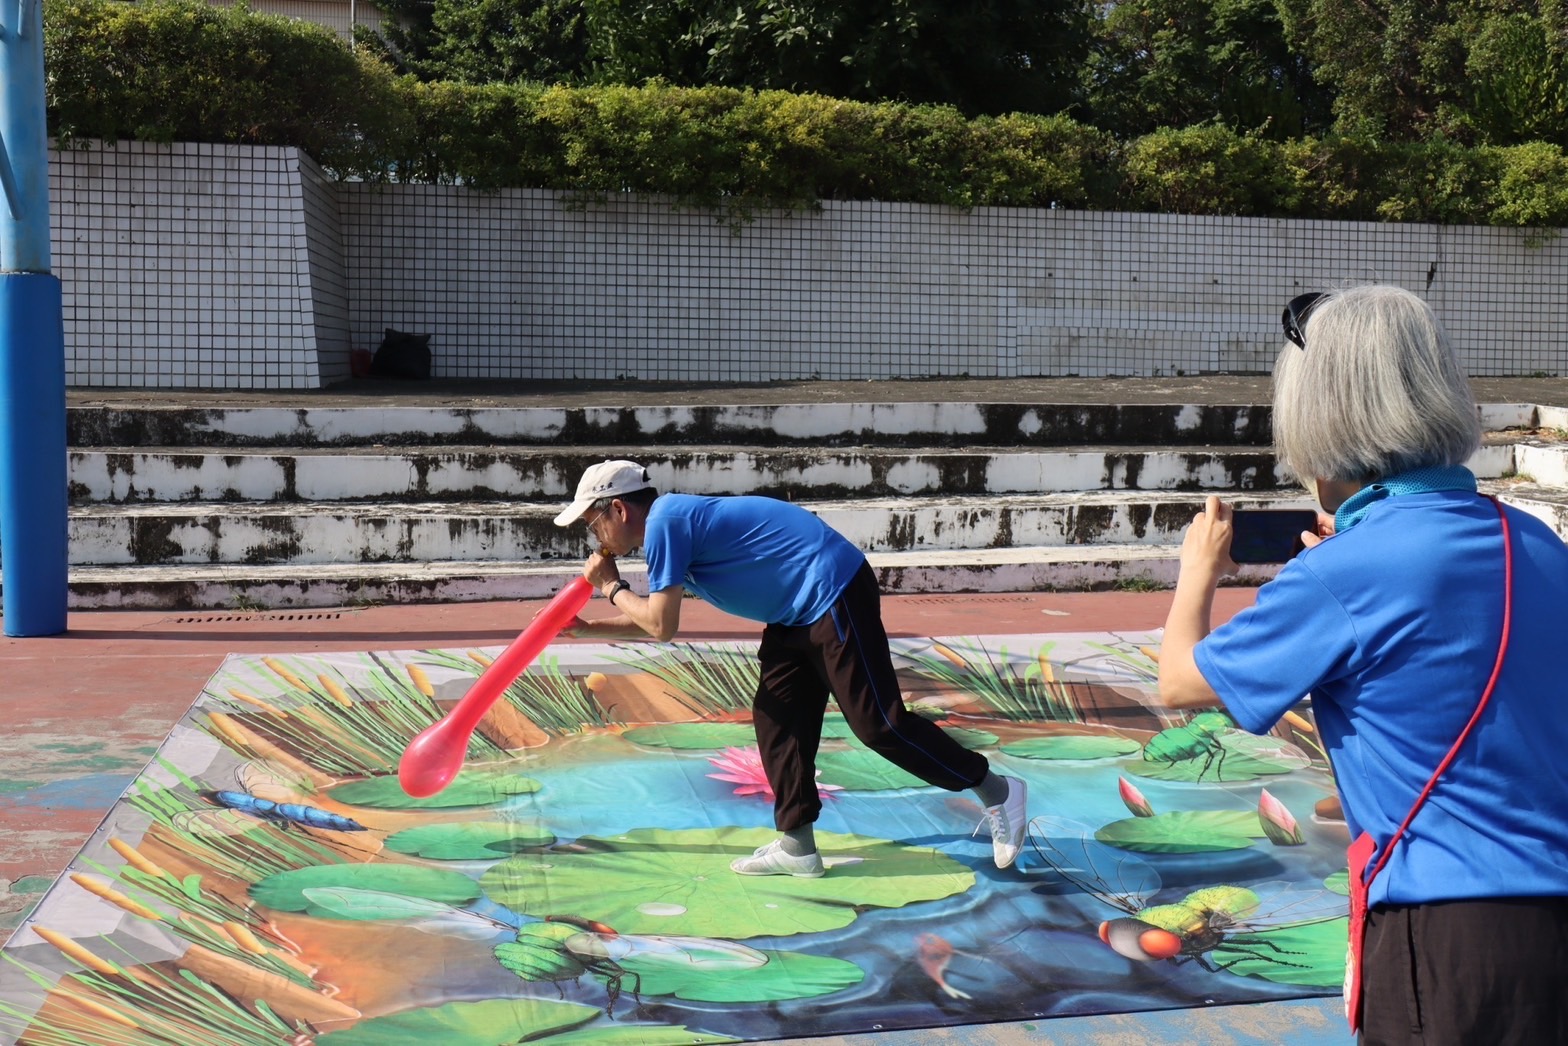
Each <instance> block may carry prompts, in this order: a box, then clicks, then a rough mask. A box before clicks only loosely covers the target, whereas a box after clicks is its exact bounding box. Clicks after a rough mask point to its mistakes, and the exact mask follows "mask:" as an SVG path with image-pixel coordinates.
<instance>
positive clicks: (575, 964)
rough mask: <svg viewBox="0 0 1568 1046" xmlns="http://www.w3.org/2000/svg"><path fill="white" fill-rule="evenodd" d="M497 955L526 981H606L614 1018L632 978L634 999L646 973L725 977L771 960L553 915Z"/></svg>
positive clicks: (723, 945) (724, 946)
mask: <svg viewBox="0 0 1568 1046" xmlns="http://www.w3.org/2000/svg"><path fill="white" fill-rule="evenodd" d="M494 951H495V957H496V961H497V962H499V963H500V964H501V965H502V966H504V967H506V968H507V969H508V970H511V971H512V972H513V973H515V974H517V975H518V976H519V977H521V978H523V980H525V981H570V980H576V979H577V978H578V977H580V976H582V975H583V974H584V973H591V974H595V975H596V976H598V977H601V978H603V980H604V984H605V990H606V992H607V993H608V995H609V999H608V1002H607V1003H606V1005H605V1008H604V1012H605V1013H606V1014H607V1015H609V1016H611V1017H614V1016H615V1004H616V1002H617V1000H619V999H620V997H621V991H622V985H623V983H624V982H625V981H626V980H627V979H628V978H629V979H630V980H631V992H632V997H633V998H638V997H639V996H640V994H641V991H642V973H641V972H640V971H642V970H647V971H649V972H652V971H655V970H659V969H671V968H674V969H681V970H708V971H711V972H714V973H718V974H722V973H725V972H733V971H736V970H746V969H754V968H756V967H758V966H762V965H764V964H765V963H767V961H768V956H767V955H766V954H765V953H763V952H759V951H757V950H756V949H755V948H751V947H748V946H746V945H744V944H740V943H737V942H735V941H725V940H716V939H711V938H707V937H673V936H643V935H639V934H622V933H617V932H615V931H614V930H612V929H611V928H610V927H608V926H606V925H604V924H603V923H600V922H594V921H592V920H590V919H579V918H576V917H575V916H568V915H551V916H547V917H546V919H545V921H544V922H539V923H529V924H527V925H525V926H522V927H520V928H519V929H518V931H517V939H516V940H515V941H509V942H507V943H505V944H498V945H496V947H495V949H494Z"/></svg>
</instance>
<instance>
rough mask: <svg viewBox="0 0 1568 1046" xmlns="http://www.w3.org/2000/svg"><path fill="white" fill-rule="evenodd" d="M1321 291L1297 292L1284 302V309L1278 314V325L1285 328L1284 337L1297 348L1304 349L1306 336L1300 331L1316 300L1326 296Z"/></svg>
mask: <svg viewBox="0 0 1568 1046" xmlns="http://www.w3.org/2000/svg"><path fill="white" fill-rule="evenodd" d="M1327 297H1328V295H1327V294H1325V293H1323V292H1322V291H1313V292H1312V293H1310V294H1298V295H1296V296H1295V297H1294V298H1292V299H1290V301H1289V302H1287V303H1286V304H1285V311H1284V312H1283V313H1281V314H1280V317H1279V322H1280V325H1281V326H1283V327H1284V328H1285V337H1287V338H1289V339H1290V340H1291V343H1292V344H1294V345H1295V346H1296V348H1298V349H1303V350H1304V349H1306V347H1307V336H1306V335H1305V334H1303V333H1301V328H1302V326H1303V325H1304V324H1305V323H1306V322H1307V313H1309V312H1311V311H1312V307H1313V306H1314V305H1316V304H1317V303H1318V302H1320V301H1322V300H1323V299H1324V298H1327Z"/></svg>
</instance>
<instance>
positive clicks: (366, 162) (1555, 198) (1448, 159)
mask: <svg viewBox="0 0 1568 1046" xmlns="http://www.w3.org/2000/svg"><path fill="white" fill-rule="evenodd" d="M44 20H45V36H44V42H45V71H46V74H47V79H48V105H49V120H50V128H51V130H52V132H53V133H54V134H55V136H56V137H57V139H58V140H59V142H60V144H61V145H62V146H70V145H72V144H78V143H83V142H87V141H91V140H102V141H107V142H111V143H112V142H116V141H120V140H125V139H139V140H144V141H153V142H172V141H206V142H242V143H255V144H279V145H293V146H298V147H299V148H301V149H303V150H305V151H306V152H307V153H309V154H310V155H312V156H313V157H315V159H316V160H317V161H319V162H320V163H321V164H322V165H323V166H324V167H326V168H327V169H328V170H329V171H331V172H333V173H334V174H335V175H337V176H338V177H342V178H362V179H367V180H374V181H382V180H385V181H405V182H427V183H442V184H463V185H467V186H471V187H473V188H476V189H481V190H493V189H501V188H508V187H536V188H547V189H554V190H558V191H561V192H563V193H565V194H567V195H568V196H569V197H570V198H573V199H576V200H578V201H584V202H586V201H591V200H593V199H596V198H602V197H605V196H607V195H609V194H615V193H623V192H635V193H654V194H660V195H663V196H667V197H669V198H670V199H671V200H672V201H673V202H674V203H675V204H676V205H677V206H683V207H694V208H705V209H711V210H714V211H715V212H717V213H718V214H720V215H722V216H724V217H727V218H728V219H729V220H731V221H737V220H744V219H746V218H748V217H749V216H751V215H752V214H754V213H756V212H757V211H759V210H762V209H768V208H786V209H792V210H799V209H808V208H811V207H815V206H816V205H817V203H818V201H821V200H883V201H891V202H909V203H930V204H945V205H949V206H955V207H966V208H967V207H1066V208H1076V209H1087V210H1123V211H1154V212H1164V213H1180V214H1215V215H1246V216H1263V217H1282V218H1324V219H1344V220H1362V221H1415V222H1437V223H1444V224H1474V225H1508V226H1523V227H1532V228H1559V227H1563V226H1568V158H1565V157H1564V155H1563V152H1562V150H1561V149H1560V148H1558V147H1557V146H1555V145H1550V144H1546V143H1533V144H1529V145H1523V146H1517V147H1513V148H1507V149H1498V148H1482V149H1469V148H1463V147H1460V146H1457V145H1454V144H1452V143H1449V142H1443V141H1434V142H1428V143H1423V144H1419V145H1383V144H1379V143H1375V142H1370V141H1364V140H1349V139H1341V140H1302V141H1291V142H1284V143H1279V142H1271V141H1267V140H1264V139H1261V138H1255V137H1251V136H1247V135H1238V134H1236V133H1234V132H1232V131H1229V130H1226V129H1225V128H1222V127H1219V126H1214V125H1205V126H1200V127H1189V128H1181V129H1167V130H1162V131H1158V132H1155V133H1154V134H1150V135H1147V136H1144V137H1142V138H1138V139H1135V140H1132V141H1127V142H1117V141H1115V140H1114V139H1112V138H1111V137H1110V136H1109V135H1107V134H1105V133H1103V132H1101V131H1098V130H1096V129H1094V128H1092V127H1086V126H1083V125H1081V124H1078V123H1075V122H1073V121H1072V120H1070V119H1067V118H1065V117H1060V116H1036V115H1026V114H1013V115H1008V116H1002V117H983V118H979V119H972V120H971V119H966V118H965V117H963V116H962V115H961V114H960V113H959V112H958V111H957V110H956V109H951V108H946V107H941V106H911V105H900V104H892V103H884V104H869V103H860V102H849V101H843V100H840V99H834V98H826V97H822V96H818V95H803V94H790V93H786V92H781V91H747V90H736V89H731V88H719V87H709V88H695V89H688V88H675V87H670V86H667V85H662V84H651V85H648V86H644V87H589V88H569V87H559V86H556V87H543V86H539V85H528V84H489V85H465V84H453V83H422V82H419V81H417V80H415V79H413V78H411V77H401V78H400V77H396V76H394V75H393V74H392V73H391V72H390V71H389V70H388V69H387V68H386V67H385V66H384V65H383V64H381V63H380V62H379V61H377V60H376V59H375V58H374V57H371V56H369V55H368V53H361V54H358V55H356V54H355V53H354V52H352V51H351V50H350V49H349V48H348V47H347V46H345V45H344V44H343V43H341V42H340V41H339V40H338V39H337V38H336V37H335V36H333V35H332V34H331V33H330V32H329V31H328V30H326V29H323V28H320V27H317V26H313V25H309V24H306V23H302V22H297V21H293V20H290V19H285V18H280V17H275V16H267V15H257V14H252V13H250V12H248V11H246V10H244V9H223V8H214V7H208V6H206V5H205V4H201V3H197V2H193V0H153V2H145V3H125V2H121V0H46V3H45V6H44Z"/></svg>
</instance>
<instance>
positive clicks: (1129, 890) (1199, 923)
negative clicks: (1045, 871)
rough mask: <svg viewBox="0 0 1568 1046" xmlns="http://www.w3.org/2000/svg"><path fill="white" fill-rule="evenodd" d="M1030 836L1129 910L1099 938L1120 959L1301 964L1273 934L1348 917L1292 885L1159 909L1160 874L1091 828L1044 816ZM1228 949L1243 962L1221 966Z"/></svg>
mask: <svg viewBox="0 0 1568 1046" xmlns="http://www.w3.org/2000/svg"><path fill="white" fill-rule="evenodd" d="M1028 839H1029V845H1030V848H1031V849H1032V850H1033V852H1034V853H1035V854H1036V855H1038V856H1039V858H1040V859H1041V860H1042V861H1044V862H1045V863H1046V865H1048V866H1049V867H1050V869H1051V871H1052V872H1053V873H1054V874H1055V875H1056V876H1057V877H1058V878H1060V879H1061V880H1063V881H1065V882H1067V883H1070V884H1071V885H1073V886H1076V887H1077V888H1078V889H1079V890H1082V891H1083V892H1084V893H1087V894H1089V895H1091V896H1093V897H1095V898H1097V899H1098V900H1099V901H1101V902H1102V903H1104V904H1106V905H1108V906H1110V907H1112V908H1115V909H1117V910H1118V911H1120V912H1122V913H1123V914H1122V915H1121V916H1120V917H1117V918H1112V919H1107V920H1105V921H1103V922H1101V923H1100V925H1099V936H1100V939H1101V940H1102V941H1104V942H1105V943H1106V944H1107V945H1108V946H1109V947H1110V948H1111V949H1112V950H1113V951H1115V952H1116V953H1117V954H1118V955H1121V956H1123V957H1124V958H1127V959H1132V960H1135V961H1137V962H1156V961H1159V960H1162V959H1170V960H1173V961H1175V962H1178V963H1179V962H1195V963H1197V964H1198V965H1199V966H1201V967H1202V968H1203V969H1205V970H1209V971H1210V972H1217V971H1219V970H1223V969H1228V968H1229V967H1230V966H1232V965H1234V964H1235V963H1237V962H1240V961H1241V960H1242V959H1243V958H1248V957H1250V958H1255V959H1261V960H1265V961H1268V962H1276V963H1280V964H1282V965H1285V966H1292V965H1299V964H1297V963H1293V962H1291V961H1290V959H1289V958H1288V956H1289V955H1290V954H1291V953H1289V952H1287V951H1286V950H1285V949H1282V948H1280V947H1279V946H1278V945H1275V944H1273V943H1271V942H1270V941H1269V940H1268V939H1267V937H1266V932H1267V931H1269V930H1278V929H1283V928H1286V927H1291V926H1302V925H1306V924H1308V923H1315V922H1323V921H1325V920H1328V919H1335V918H1339V917H1342V916H1344V915H1345V913H1346V908H1347V901H1346V899H1345V898H1344V897H1342V896H1340V895H1338V894H1336V893H1334V892H1332V891H1331V890H1328V889H1326V888H1324V887H1321V886H1312V887H1303V886H1300V885H1298V884H1294V883H1286V882H1270V883H1263V884H1259V885H1256V886H1250V887H1249V886H1237V885H1215V886H1209V887H1204V888H1202V889H1198V890H1193V891H1191V892H1190V893H1187V894H1185V895H1183V896H1181V897H1179V898H1175V899H1174V900H1172V901H1170V902H1167V903H1163V904H1151V903H1150V900H1151V899H1152V898H1153V897H1154V896H1155V895H1156V894H1158V893H1159V892H1160V890H1161V888H1162V885H1163V884H1162V883H1161V880H1160V875H1159V872H1157V871H1155V869H1154V867H1153V866H1152V865H1151V864H1149V863H1148V862H1147V861H1144V860H1142V859H1140V858H1138V857H1135V856H1133V855H1132V854H1129V853H1125V852H1123V851H1120V850H1117V849H1116V848H1115V847H1111V846H1106V845H1104V844H1102V843H1099V842H1096V841H1095V840H1094V839H1093V832H1092V831H1091V830H1090V829H1089V828H1088V827H1087V826H1085V825H1082V824H1079V823H1077V822H1075V821H1069V820H1065V819H1060V818H1051V817H1037V818H1035V819H1034V820H1032V821H1030V822H1029V831H1028ZM1239 937H1244V938H1245V939H1244V940H1237V938H1239ZM1222 945H1224V946H1225V947H1226V949H1227V950H1228V951H1230V952H1232V953H1239V954H1238V956H1237V958H1235V959H1232V960H1230V961H1229V962H1219V963H1216V962H1214V961H1213V960H1212V959H1211V958H1210V957H1209V956H1210V954H1211V953H1212V952H1214V951H1215V950H1216V949H1218V948H1220V947H1221V946H1222Z"/></svg>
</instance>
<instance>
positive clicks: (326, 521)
mask: <svg viewBox="0 0 1568 1046" xmlns="http://www.w3.org/2000/svg"><path fill="white" fill-rule="evenodd" d="M1232 500H1235V501H1236V502H1237V503H1238V504H1240V505H1243V506H1247V507H1255V506H1259V505H1279V506H1284V507H1310V502H1308V501H1307V500H1306V499H1305V498H1304V497H1302V495H1301V493H1300V492H1299V491H1290V492H1285V493H1282V494H1278V495H1273V494H1263V495H1250V496H1245V497H1241V498H1239V499H1232ZM1202 503H1203V501H1202V495H1201V494H1181V493H1161V492H1155V493H1152V494H1151V493H1147V492H1142V491H1121V492H1092V491H1091V492H1073V493H1064V494H1049V495H1018V496H1014V497H1008V498H994V497H941V496H939V497H923V498H867V499H855V500H837V501H819V502H799V504H801V505H803V506H804V507H805V508H808V509H810V510H812V511H813V512H816V513H817V514H818V515H820V516H822V518H824V519H825V520H827V521H828V522H829V523H830V524H831V525H832V526H833V527H834V528H835V529H837V530H838V531H839V532H840V533H842V534H844V535H845V536H846V537H847V538H849V539H850V541H852V542H854V543H855V544H856V545H857V546H859V547H860V548H862V549H864V550H866V551H868V552H907V551H916V550H921V549H926V550H950V549H998V548H1010V547H1013V546H1032V545H1037V546H1058V545H1092V544H1163V543H1169V542H1172V541H1178V540H1180V534H1181V531H1182V529H1183V528H1184V527H1186V525H1187V523H1188V522H1189V521H1191V519H1192V514H1193V513H1194V512H1195V511H1197V510H1198V509H1199V508H1201V507H1202ZM560 507H561V503H560V502H550V503H528V502H508V503H493V502H455V503H439V502H423V503H407V502H369V503H346V502H334V503H320V502H311V503H285V502H278V503H246V504H226V503H222V502H206V503H182V504H167V503H161V502H160V503H144V504H133V505H89V506H82V507H78V508H75V509H72V510H71V517H70V520H71V522H70V526H71V530H70V533H71V541H70V550H71V561H72V562H73V563H75V564H80V565H90V564H91V565H130V564H141V565H154V564H160V563H162V564H203V563H228V564H246V563H252V564H259V563H294V564H319V563H384V562H393V561H404V562H418V561H426V560H459V561H461V560H472V561H476V562H477V561H487V562H505V561H544V560H552V559H568V560H578V559H581V558H582V557H584V556H586V555H587V553H588V549H589V542H588V535H587V533H586V532H585V531H584V530H583V529H582V528H581V527H572V528H561V527H557V526H556V525H555V524H554V522H553V520H554V517H555V515H556V513H557V512H559V511H560Z"/></svg>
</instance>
